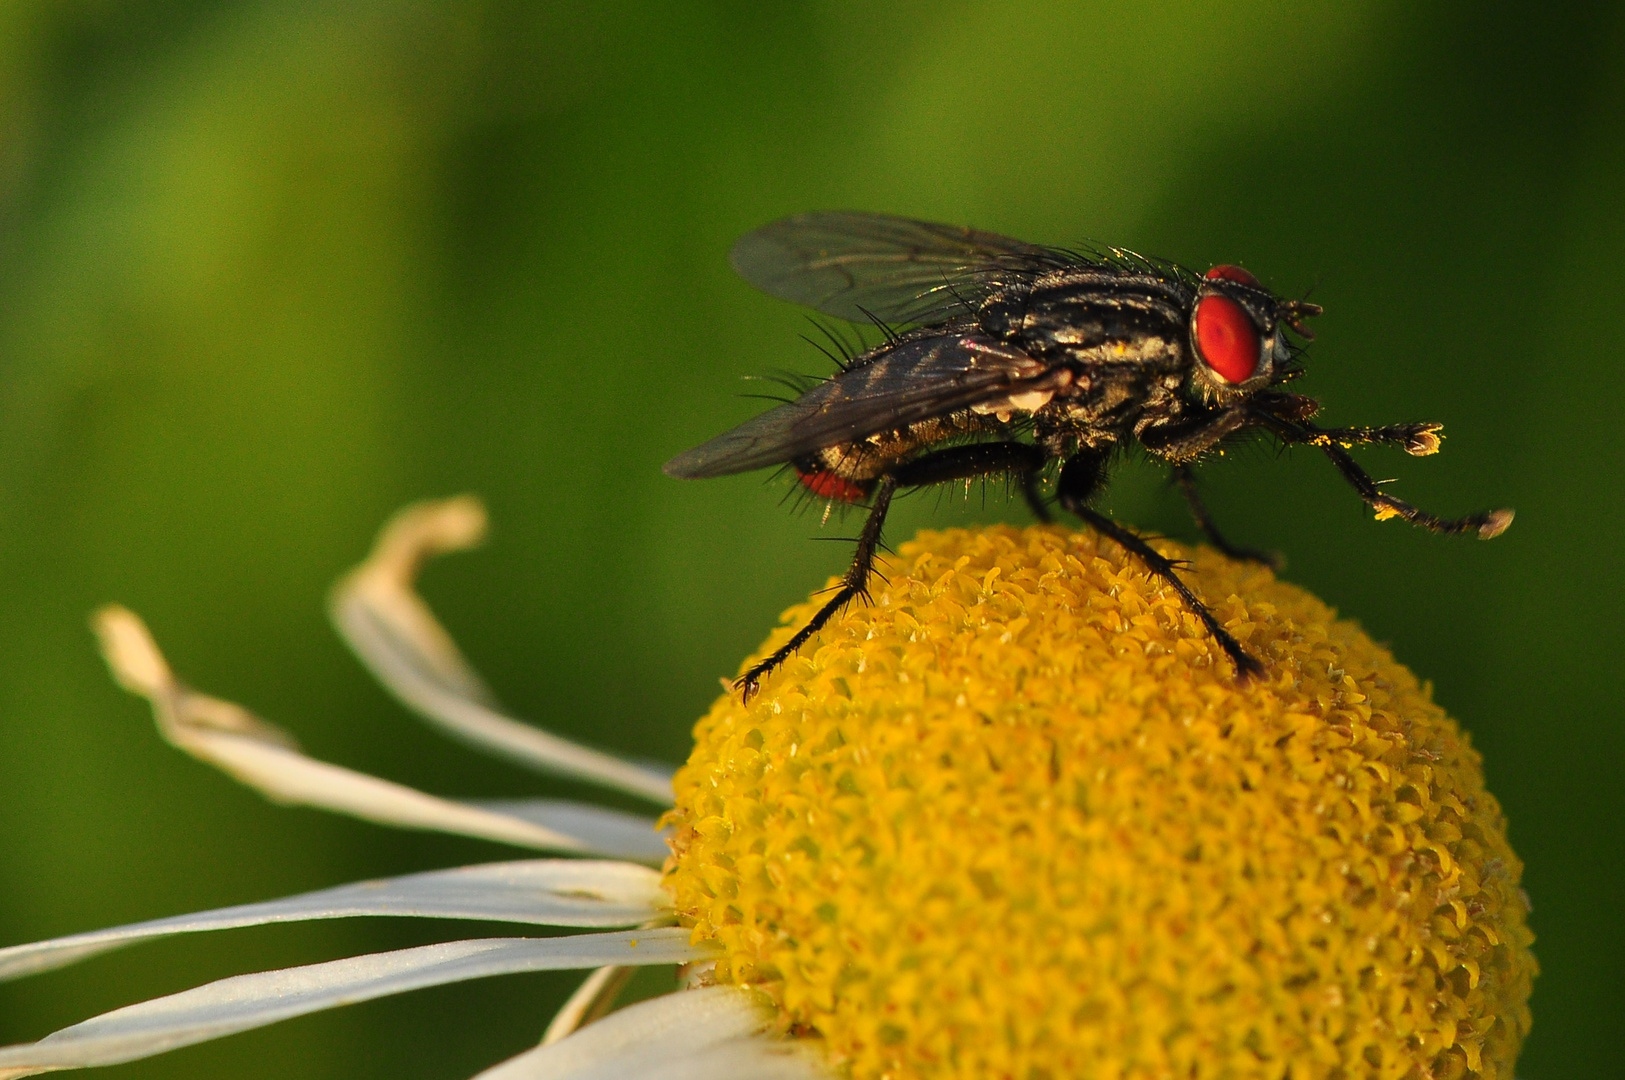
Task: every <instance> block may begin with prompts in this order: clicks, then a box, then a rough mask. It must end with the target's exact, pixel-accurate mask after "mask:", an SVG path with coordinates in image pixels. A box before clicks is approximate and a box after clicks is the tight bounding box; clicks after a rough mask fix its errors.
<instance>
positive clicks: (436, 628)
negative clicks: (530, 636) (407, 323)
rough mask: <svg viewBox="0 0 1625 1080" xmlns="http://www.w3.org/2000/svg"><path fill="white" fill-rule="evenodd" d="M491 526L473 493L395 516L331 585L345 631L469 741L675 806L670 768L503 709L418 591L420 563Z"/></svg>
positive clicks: (428, 715)
mask: <svg viewBox="0 0 1625 1080" xmlns="http://www.w3.org/2000/svg"><path fill="white" fill-rule="evenodd" d="M484 534H485V510H484V508H483V507H481V505H480V503H479V501H478V500H477V499H475V498H473V497H472V496H467V495H465V496H462V497H460V498H455V499H446V500H444V501H441V502H425V503H416V504H414V505H412V506H408V507H407V508H406V509H404V510H402V511H401V512H400V513H398V514H396V515H395V517H394V518H393V519H392V520H391V521H390V522H389V523H388V524H387V525H385V526H384V528H383V531H382V532H381V533H379V536H378V541H377V543H376V544H374V546H373V550H372V554H371V555H370V556H368V558H367V561H366V562H364V563H362V564H361V565H360V566H359V567H357V568H356V569H355V570H353V571H352V572H351V573H350V574H349V575H347V576H346V577H345V578H344V579H343V580H341V581H340V582H339V583H338V585H337V586H336V587H335V588H334V590H333V596H332V601H331V612H332V616H333V622H334V624H335V625H336V626H337V627H338V630H339V633H340V634H341V635H342V636H343V637H344V639H345V640H346V641H348V642H349V643H350V647H351V648H352V649H354V650H355V652H356V655H357V656H359V657H360V658H361V660H362V662H363V663H365V664H366V665H367V666H368V667H369V668H370V669H371V670H372V672H373V674H374V675H376V676H377V677H378V680H379V681H380V682H382V683H383V684H384V686H386V687H388V688H389V690H390V691H391V692H392V693H394V694H395V696H396V697H398V698H399V699H400V700H401V701H402V702H403V703H404V704H406V705H407V706H408V707H409V708H411V709H412V710H413V711H414V712H416V713H417V714H418V715H420V716H422V717H423V718H424V719H426V720H428V721H430V722H431V723H433V724H435V725H437V726H438V727H440V728H442V729H443V730H445V731H447V732H449V733H450V734H452V735H455V736H456V737H458V738H460V739H462V740H464V741H465V742H468V743H470V744H472V745H474V746H476V747H479V748H480V749H483V750H488V751H492V752H494V753H497V754H500V755H502V756H503V757H506V758H509V759H510V760H513V761H516V762H518V763H520V764H523V765H528V766H531V767H533V768H539V769H543V770H546V771H548V772H555V773H563V774H565V775H568V776H575V777H579V778H581V779H584V780H590V781H593V782H595V783H599V784H603V785H605V786H607V787H613V788H617V789H619V790H621V791H627V792H631V793H632V794H634V795H640V796H642V797H644V798H646V799H650V800H652V801H654V802H657V803H660V804H662V805H669V804H670V803H671V801H672V793H671V770H670V769H667V768H662V767H658V766H652V765H645V764H640V763H637V762H631V761H625V760H623V759H621V758H618V757H616V756H615V755H613V754H608V753H605V752H603V751H601V750H594V749H592V748H590V747H586V746H582V745H581V744H579V743H574V742H571V741H570V740H568V739H564V738H560V737H559V736H557V735H553V734H551V733H549V732H546V731H543V730H541V729H540V728H537V727H533V726H532V725H530V724H525V723H521V722H520V721H518V720H515V719H513V718H512V717H510V716H507V715H505V714H504V713H503V712H502V711H501V709H500V707H499V706H498V705H497V703H496V700H495V698H494V697H493V696H492V694H491V692H490V690H489V689H488V688H487V687H486V685H485V683H484V681H483V680H481V679H480V677H479V676H478V675H476V674H475V673H474V669H473V668H472V667H470V666H469V663H468V661H467V660H465V659H464V658H463V655H462V653H461V652H459V651H458V649H457V646H456V644H455V643H454V642H453V641H452V639H451V635H450V634H448V633H446V630H445V628H444V627H442V626H441V625H440V623H439V621H438V620H437V619H436V618H435V616H434V613H433V612H432V611H431V610H430V609H429V606H428V605H427V604H425V603H424V602H423V599H422V597H420V596H419V595H418V594H417V591H416V589H415V584H416V581H417V576H418V571H419V570H420V569H422V566H423V563H424V561H425V560H426V559H427V558H428V557H429V556H432V555H442V554H445V553H447V552H452V551H459V550H462V549H464V548H468V547H472V546H473V545H475V544H477V543H479V542H480V540H481V539H482V538H483V536H484Z"/></svg>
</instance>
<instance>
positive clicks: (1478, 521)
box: [1266, 417, 1512, 540]
mask: <svg viewBox="0 0 1625 1080" xmlns="http://www.w3.org/2000/svg"><path fill="white" fill-rule="evenodd" d="M1266 423H1267V425H1268V427H1269V428H1270V429H1271V430H1272V431H1274V432H1275V433H1276V434H1277V435H1279V436H1281V438H1283V439H1285V440H1286V441H1287V442H1289V443H1305V444H1307V445H1309V446H1315V447H1318V448H1319V449H1320V452H1321V453H1323V454H1325V455H1326V456H1327V457H1328V458H1331V461H1332V464H1333V465H1336V466H1337V471H1338V472H1340V473H1342V474H1343V479H1344V480H1347V481H1348V483H1349V486H1350V487H1352V488H1353V489H1354V490H1355V491H1356V492H1358V493H1359V495H1360V498H1361V499H1363V500H1364V501H1365V504H1366V505H1367V506H1369V507H1371V509H1372V510H1375V511H1376V513H1377V520H1378V521H1383V520H1386V519H1387V518H1391V517H1397V518H1403V519H1405V520H1406V521H1408V522H1410V523H1411V524H1412V525H1416V526H1418V527H1420V528H1423V529H1426V530H1428V531H1429V532H1435V533H1443V534H1444V535H1446V536H1460V535H1462V534H1463V533H1476V534H1477V535H1478V537H1479V538H1480V539H1482V540H1492V539H1494V538H1495V537H1497V536H1500V535H1501V534H1502V533H1504V532H1506V531H1507V528H1508V527H1509V526H1510V525H1511V524H1512V511H1511V510H1510V509H1501V510H1486V511H1484V512H1483V513H1478V514H1468V515H1467V516H1466V517H1459V518H1442V517H1438V516H1436V515H1434V514H1430V513H1428V512H1427V511H1426V510H1419V509H1417V508H1416V507H1414V506H1412V505H1411V504H1410V503H1408V502H1405V501H1404V500H1402V499H1396V498H1394V497H1393V496H1392V495H1387V494H1384V493H1383V490H1382V487H1381V485H1379V484H1378V483H1377V482H1376V481H1375V480H1373V479H1371V474H1370V473H1368V472H1366V471H1365V470H1364V469H1362V468H1360V465H1359V463H1358V462H1356V461H1355V460H1354V459H1353V458H1352V457H1350V456H1349V454H1348V451H1347V450H1344V449H1343V447H1342V445H1341V443H1342V441H1343V440H1341V439H1339V438H1338V437H1337V436H1338V435H1339V434H1341V432H1339V431H1337V430H1322V429H1320V428H1316V427H1313V426H1311V425H1309V424H1296V423H1292V422H1290V421H1285V420H1281V419H1280V418H1278V417H1270V418H1267V419H1266ZM1407 427H1414V428H1426V429H1429V430H1427V431H1426V432H1425V435H1427V436H1428V437H1431V438H1432V439H1433V445H1434V447H1435V448H1437V439H1438V426H1437V425H1434V424H1412V425H1404V424H1401V425H1396V426H1395V427H1394V428H1371V429H1357V428H1356V429H1348V430H1351V431H1359V430H1368V431H1373V432H1384V431H1395V430H1401V429H1404V428H1407ZM1369 441H1378V440H1369ZM1411 452H1412V453H1417V451H1414V450H1413V451H1411ZM1426 452H1428V453H1432V451H1431V450H1428V451H1426Z"/></svg>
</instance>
